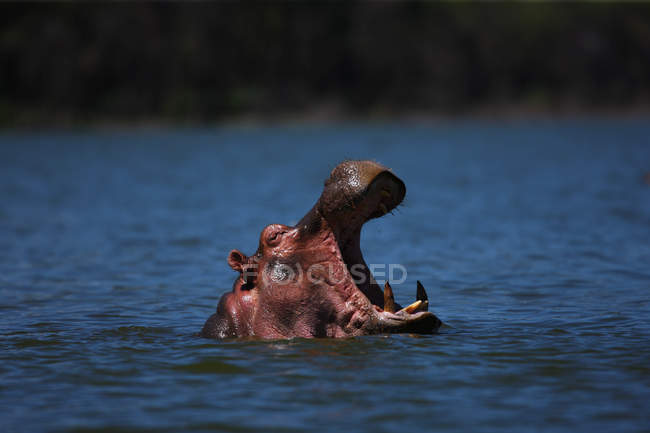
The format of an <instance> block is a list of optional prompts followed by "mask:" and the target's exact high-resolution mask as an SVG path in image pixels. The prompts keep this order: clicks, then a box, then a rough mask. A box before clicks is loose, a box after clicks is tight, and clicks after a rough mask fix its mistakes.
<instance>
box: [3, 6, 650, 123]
mask: <svg viewBox="0 0 650 433" xmlns="http://www.w3.org/2000/svg"><path fill="white" fill-rule="evenodd" d="M0 10H1V11H2V13H1V14H0V16H1V17H0V22H1V23H2V26H1V28H0V59H1V60H0V62H1V65H0V123H1V124H4V125H30V124H43V123H44V124H60V123H64V124H68V123H84V122H96V121H117V122H133V121H143V120H144V121H146V120H155V121H198V122H203V121H205V122H211V121H218V120H222V119H231V118H233V117H238V116H250V115H253V116H257V115H259V116H277V115H281V114H284V115H299V116H300V115H304V114H305V113H309V112H312V111H316V112H319V111H320V112H325V113H330V114H331V113H334V115H345V116H348V115H351V116H368V115H373V114H388V115H390V114H404V113H418V114H423V113H424V114H433V115H438V114H443V115H446V114H452V115H453V114H465V113H468V112H473V111H475V110H477V109H482V110H486V111H489V110H490V109H494V110H499V109H503V108H504V107H511V106H514V107H518V109H533V110H537V109H539V110H547V111H553V110H565V109H567V108H569V109H575V110H598V109H603V108H604V109H608V110H609V109H629V108H630V107H632V108H634V107H646V106H647V105H648V102H649V101H650V5H646V4H619V3H587V4H585V3H570V4H557V3H534V4H531V3H510V4H493V3H490V4H484V3H475V4H468V3H456V2H452V3H411V2H409V3H358V2H342V3H339V2H336V3H309V4H303V3H253V4H240V3H217V4H205V3H198V4H175V3H136V4H121V3H114V4H78V3H62V4H50V3H45V4H40V3H39V4H2V5H1V6H0Z"/></svg>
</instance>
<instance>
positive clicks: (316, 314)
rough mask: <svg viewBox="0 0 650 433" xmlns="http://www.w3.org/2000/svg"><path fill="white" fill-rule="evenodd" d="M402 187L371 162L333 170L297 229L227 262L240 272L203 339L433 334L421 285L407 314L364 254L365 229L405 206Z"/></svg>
mask: <svg viewBox="0 0 650 433" xmlns="http://www.w3.org/2000/svg"><path fill="white" fill-rule="evenodd" d="M405 194H406V187H405V186H404V183H403V182H402V181H401V180H400V179H399V178H398V177H397V176H395V175H394V174H393V173H392V172H391V171H390V170H389V169H387V168H386V167H384V166H382V165H380V164H377V163H375V162H372V161H345V162H343V163H341V164H339V165H338V166H336V167H335V168H334V170H332V173H331V174H330V177H329V178H328V179H327V180H326V181H325V187H324V190H323V193H322V194H321V196H320V198H319V200H318V202H317V203H316V204H315V205H314V207H313V208H312V209H311V210H310V211H309V212H308V213H307V214H306V215H305V216H304V217H303V218H302V219H301V220H300V222H298V224H297V225H296V226H295V227H289V226H285V225H281V224H272V225H269V226H267V227H266V228H264V230H262V234H261V236H260V242H259V246H258V249H257V251H256V253H255V254H254V255H253V256H251V257H247V256H246V255H244V254H243V253H241V252H240V251H238V250H233V251H231V252H230V254H229V256H228V263H229V264H230V266H231V267H232V268H233V269H234V270H235V271H237V272H239V277H238V278H237V279H236V280H235V283H234V285H233V289H232V291H231V292H230V293H226V294H225V295H223V296H222V298H221V300H220V301H219V305H218V307H217V312H216V313H215V314H213V315H212V316H211V317H210V318H209V319H208V320H207V322H206V323H205V325H204V326H203V330H202V331H201V335H202V336H204V337H212V338H225V337H245V336H256V337H261V338H292V337H344V336H355V335H364V334H377V333H385V332H409V333H433V332H435V331H437V330H438V328H439V327H440V325H441V322H440V320H439V319H438V318H437V317H436V316H435V315H434V314H432V313H430V312H429V311H428V299H427V295H426V292H425V290H424V287H422V285H421V284H420V282H419V281H418V286H417V292H416V301H415V302H414V303H413V304H411V305H409V306H407V307H405V308H402V307H401V306H400V305H398V304H397V303H395V300H394V298H393V292H392V289H391V287H390V285H389V284H388V282H386V284H385V286H384V290H383V291H382V290H381V288H380V287H379V286H378V285H377V283H376V282H375V279H374V278H373V276H372V274H371V273H370V270H369V269H368V266H367V265H366V262H365V260H364V259H363V255H362V253H361V247H360V238H361V228H362V227H363V224H364V223H366V222H367V221H368V220H370V219H373V218H378V217H381V216H383V215H385V214H386V213H388V212H390V211H391V210H393V209H394V208H395V207H396V206H398V205H399V204H400V203H401V202H402V200H403V199H404V195H405Z"/></svg>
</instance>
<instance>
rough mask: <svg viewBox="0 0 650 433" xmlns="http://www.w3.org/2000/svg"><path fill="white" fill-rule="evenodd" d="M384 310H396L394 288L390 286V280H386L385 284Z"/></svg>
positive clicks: (391, 311)
mask: <svg viewBox="0 0 650 433" xmlns="http://www.w3.org/2000/svg"><path fill="white" fill-rule="evenodd" d="M384 311H387V312H389V313H394V312H395V298H394V297H393V289H392V288H391V287H390V284H388V281H386V284H384Z"/></svg>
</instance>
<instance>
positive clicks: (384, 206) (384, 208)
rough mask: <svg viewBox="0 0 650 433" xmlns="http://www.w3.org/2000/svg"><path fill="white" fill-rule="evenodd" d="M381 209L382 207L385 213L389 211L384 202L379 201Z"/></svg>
mask: <svg viewBox="0 0 650 433" xmlns="http://www.w3.org/2000/svg"><path fill="white" fill-rule="evenodd" d="M379 209H381V211H382V212H383V213H388V208H387V207H386V205H385V204H383V203H379Z"/></svg>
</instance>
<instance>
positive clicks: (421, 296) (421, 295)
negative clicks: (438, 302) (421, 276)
mask: <svg viewBox="0 0 650 433" xmlns="http://www.w3.org/2000/svg"><path fill="white" fill-rule="evenodd" d="M415 299H417V300H418V301H422V302H425V301H428V300H429V297H428V296H427V292H426V290H424V286H423V285H422V283H421V282H420V281H418V291H417V294H416V295H415Z"/></svg>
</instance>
